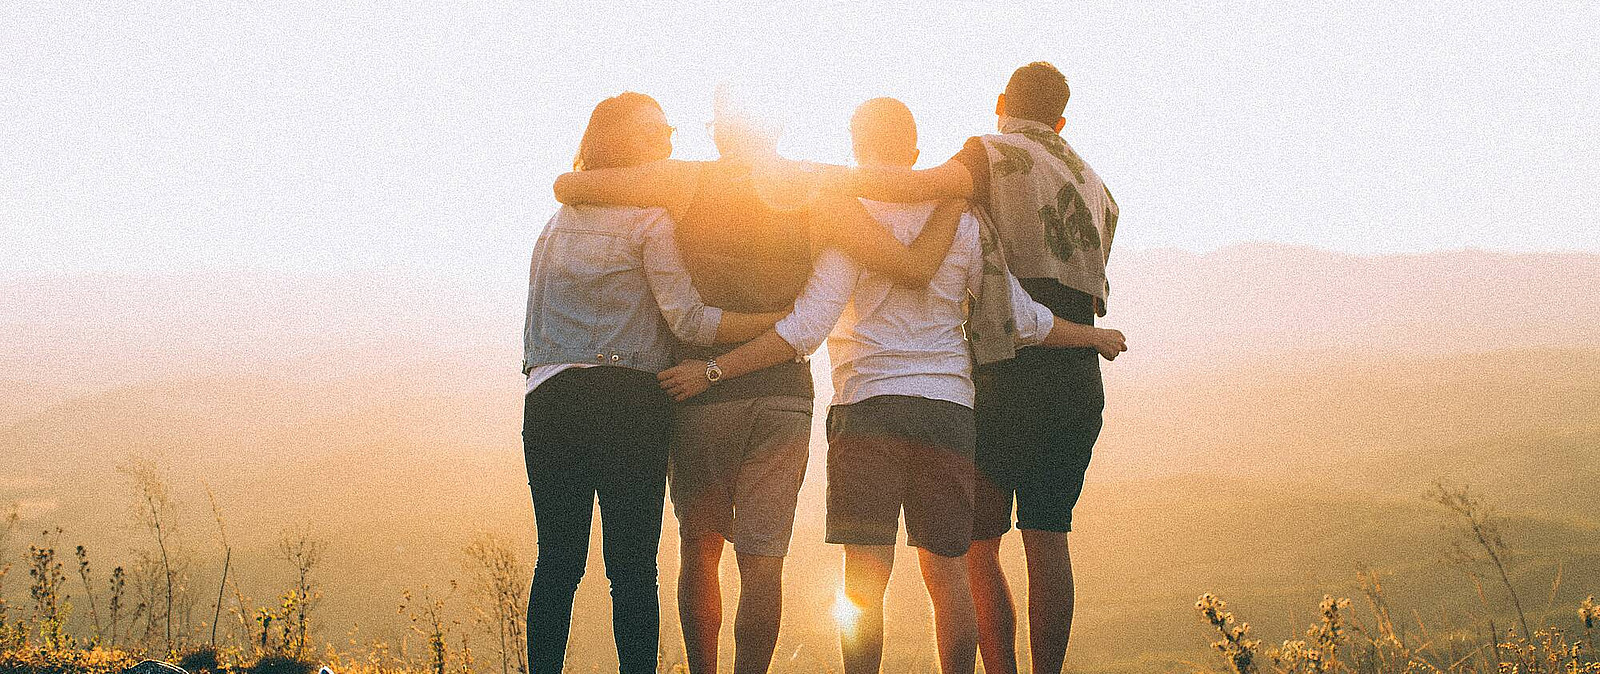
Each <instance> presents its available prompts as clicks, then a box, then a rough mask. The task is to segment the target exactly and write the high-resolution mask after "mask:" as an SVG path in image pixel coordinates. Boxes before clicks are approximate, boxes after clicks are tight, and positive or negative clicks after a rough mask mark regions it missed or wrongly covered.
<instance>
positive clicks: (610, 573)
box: [606, 558, 657, 590]
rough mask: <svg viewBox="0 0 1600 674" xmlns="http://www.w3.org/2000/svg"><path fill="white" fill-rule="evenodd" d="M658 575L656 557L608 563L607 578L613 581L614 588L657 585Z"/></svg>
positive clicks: (612, 586)
mask: <svg viewBox="0 0 1600 674" xmlns="http://www.w3.org/2000/svg"><path fill="white" fill-rule="evenodd" d="M656 575H657V573H656V560H655V559H654V558H651V559H648V560H640V561H633V562H626V563H619V564H607V565H606V579H608V580H610V581H611V588H612V590H616V589H617V588H636V587H643V586H649V587H655V586H656Z"/></svg>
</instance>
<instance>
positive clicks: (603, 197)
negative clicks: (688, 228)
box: [555, 159, 700, 212]
mask: <svg viewBox="0 0 1600 674" xmlns="http://www.w3.org/2000/svg"><path fill="white" fill-rule="evenodd" d="M699 177H700V166H699V164H697V163H695V162H688V161H679V160H676V159H662V160H660V161H653V162H650V163H648V164H640V165H638V166H623V167H618V168H604V169H592V170H589V171H573V172H571V173H563V174H561V175H560V176H557V177H556V184H555V192H556V201H559V202H561V203H563V204H612V205H617V206H639V207H649V206H663V207H665V208H666V209H667V210H669V211H673V212H681V209H683V208H684V207H687V206H688V204H689V200H690V199H693V198H694V188H695V183H696V181H697V180H698V179H699Z"/></svg>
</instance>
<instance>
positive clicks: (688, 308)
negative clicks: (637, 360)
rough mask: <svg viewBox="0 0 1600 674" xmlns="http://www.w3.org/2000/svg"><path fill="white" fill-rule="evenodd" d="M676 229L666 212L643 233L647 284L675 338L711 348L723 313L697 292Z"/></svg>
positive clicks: (641, 232)
mask: <svg viewBox="0 0 1600 674" xmlns="http://www.w3.org/2000/svg"><path fill="white" fill-rule="evenodd" d="M672 227H673V225H672V218H671V217H670V216H668V215H667V213H666V211H664V210H663V211H661V214H660V215H659V216H658V217H655V218H653V219H651V220H650V221H649V222H647V223H645V225H644V227H643V229H642V230H641V231H640V237H641V239H642V240H643V241H642V243H643V248H644V252H643V257H644V276H645V280H646V281H647V282H648V283H649V284H650V291H651V292H652V293H654V294H655V296H656V305H657V306H659V307H660V308H661V315H662V317H664V318H666V319H667V327H669V328H671V330H672V334H675V335H677V336H678V339H681V340H683V341H685V342H689V343H690V344H698V345H701V346H706V345H710V344H712V343H714V342H716V341H717V327H718V326H720V325H721V324H722V310H721V309H718V308H717V307H708V306H706V303H705V300H704V299H702V298H701V297H700V291H698V290H695V288H694V281H693V279H691V278H690V277H689V270H688V269H687V268H685V267H684V266H683V257H682V256H681V255H679V254H678V242H677V241H676V240H675V239H674V236H673V231H672Z"/></svg>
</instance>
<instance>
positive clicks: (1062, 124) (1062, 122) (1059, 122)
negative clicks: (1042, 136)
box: [1056, 117, 1067, 133]
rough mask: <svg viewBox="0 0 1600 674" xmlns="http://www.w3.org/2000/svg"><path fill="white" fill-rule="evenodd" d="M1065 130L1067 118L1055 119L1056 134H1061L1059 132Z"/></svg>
mask: <svg viewBox="0 0 1600 674" xmlns="http://www.w3.org/2000/svg"><path fill="white" fill-rule="evenodd" d="M1065 128H1067V118H1066V117H1057V118H1056V133H1061V130H1062V129H1065Z"/></svg>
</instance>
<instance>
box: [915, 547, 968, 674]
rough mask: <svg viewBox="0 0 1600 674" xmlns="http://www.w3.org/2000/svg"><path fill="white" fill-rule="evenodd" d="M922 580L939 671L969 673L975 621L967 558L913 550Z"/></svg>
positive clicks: (944, 673) (946, 673) (944, 672)
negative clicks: (930, 606)
mask: <svg viewBox="0 0 1600 674" xmlns="http://www.w3.org/2000/svg"><path fill="white" fill-rule="evenodd" d="M917 561H919V562H921V563H922V582H923V584H924V585H926V586H927V587H928V597H929V598H930V599H932V600H933V627H934V634H935V636H936V637H937V639H938V643H939V671H941V672H943V674H972V672H973V667H974V666H975V664H976V663H975V662H974V661H975V660H976V659H977V656H978V622H977V616H976V615H975V614H974V609H973V604H972V587H971V585H970V584H968V582H967V559H966V556H965V555H963V556H961V557H942V556H940V555H937V554H934V553H932V552H929V551H927V550H923V549H920V548H919V549H918V550H917Z"/></svg>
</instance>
